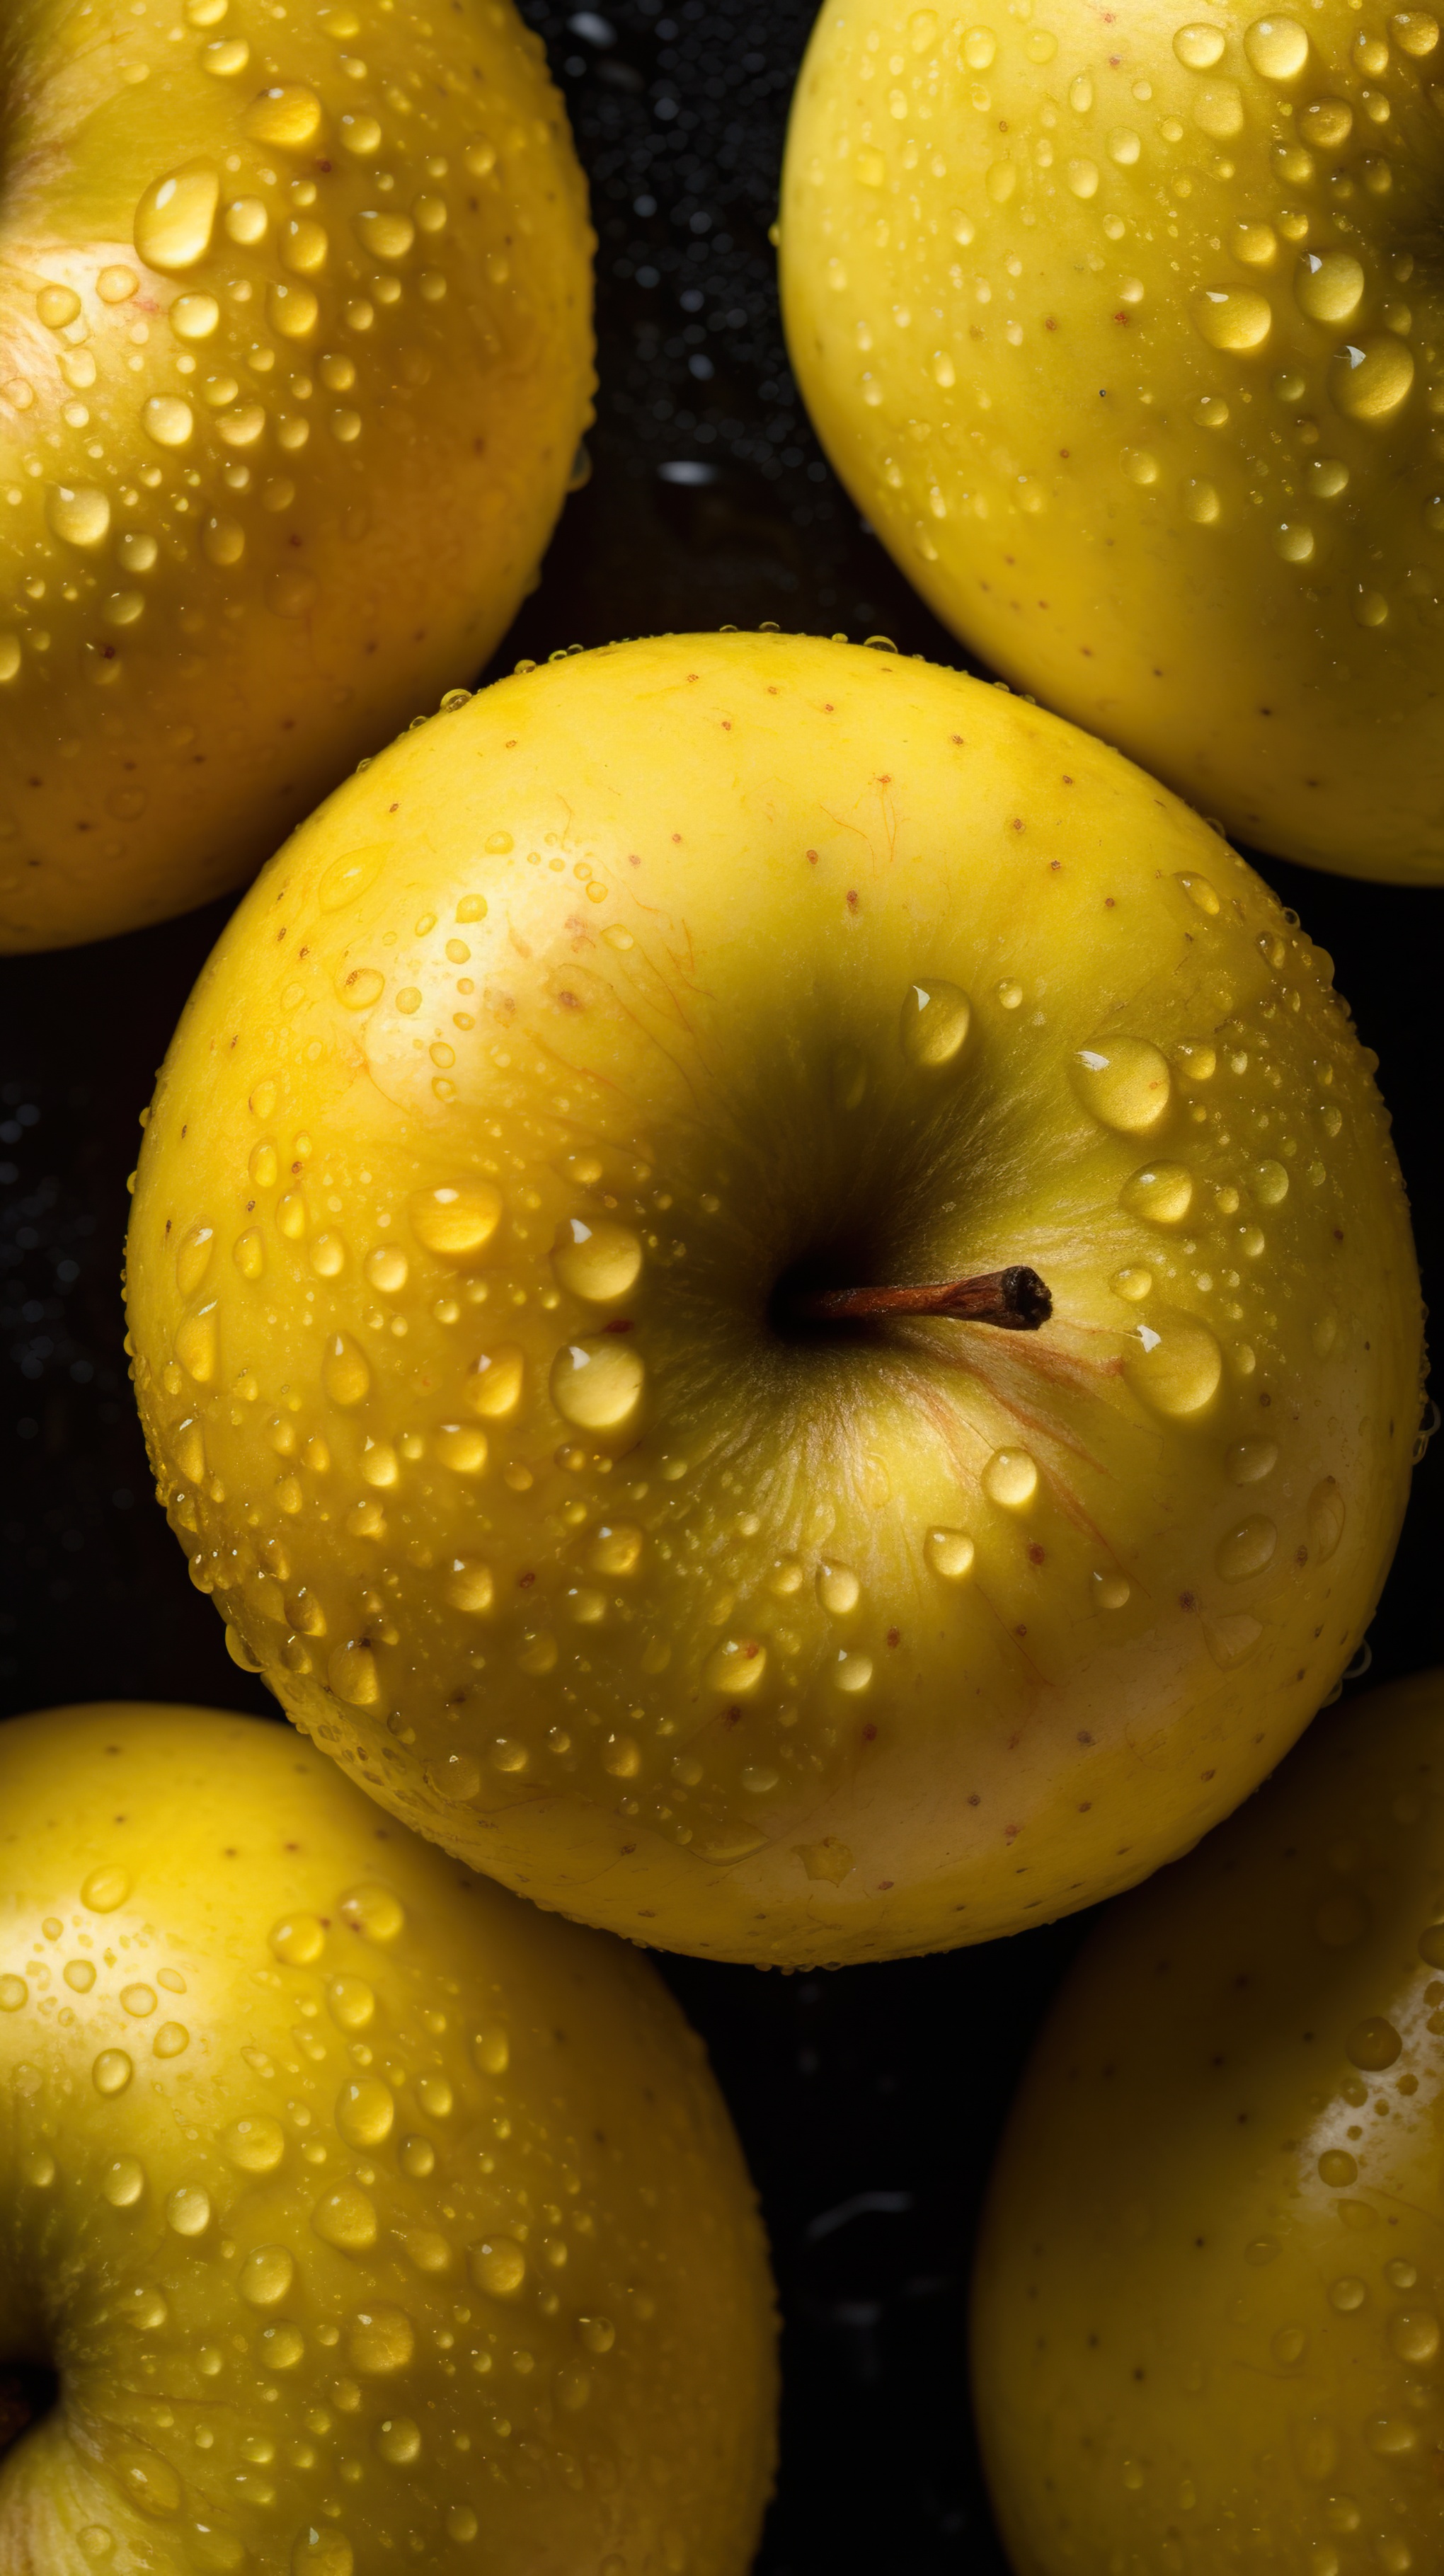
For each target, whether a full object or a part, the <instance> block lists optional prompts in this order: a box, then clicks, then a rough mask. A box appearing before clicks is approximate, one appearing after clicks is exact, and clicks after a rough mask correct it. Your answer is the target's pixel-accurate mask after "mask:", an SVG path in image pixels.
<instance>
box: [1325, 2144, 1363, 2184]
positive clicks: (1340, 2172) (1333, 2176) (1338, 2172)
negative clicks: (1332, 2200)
mask: <svg viewBox="0 0 1444 2576" xmlns="http://www.w3.org/2000/svg"><path fill="white" fill-rule="evenodd" d="M1358 2179H1359V2168H1358V2166H1357V2164H1356V2163H1355V2161H1354V2159H1353V2157H1352V2156H1351V2155H1347V2154H1345V2152H1344V2150H1343V2148H1342V2147H1328V2148H1326V2149H1325V2151H1324V2153H1323V2154H1322V2155H1321V2156H1320V2158H1319V2180H1320V2182H1325V2183H1327V2184H1328V2186H1329V2189H1330V2190H1331V2191H1342V2190H1344V2188H1345V2186H1346V2185H1347V2184H1349V2183H1351V2182H1357V2181H1358Z"/></svg>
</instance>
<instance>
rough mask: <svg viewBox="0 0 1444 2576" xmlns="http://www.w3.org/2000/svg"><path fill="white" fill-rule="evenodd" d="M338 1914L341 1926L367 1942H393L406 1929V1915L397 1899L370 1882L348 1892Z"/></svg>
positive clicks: (388, 1891)
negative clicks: (345, 1925) (347, 1927)
mask: <svg viewBox="0 0 1444 2576" xmlns="http://www.w3.org/2000/svg"><path fill="white" fill-rule="evenodd" d="M337 1911H338V1912H339V1914H340V1917H341V1920H342V1922H343V1923H347V1924H349V1925H350V1927H351V1929H352V1931H353V1932H359V1933H360V1934H361V1936H362V1939H363V1940H366V1941H380V1942H382V1943H385V1942H388V1941H394V1940H395V1939H396V1936H397V1934H398V1933H399V1932H401V1931H404V1929H405V1926H406V1912H405V1908H404V1907H403V1906H402V1904H401V1901H400V1899H399V1897H395V1896H393V1895H392V1893H391V1890H390V1888H389V1887H378V1886H377V1885H376V1884H375V1882H374V1881H373V1880H370V1879H368V1880H366V1881H365V1882H364V1883H363V1884H362V1885H361V1886H360V1887H353V1888H350V1889H348V1891H347V1893H346V1894H345V1895H344V1896H343V1897H342V1899H341V1902H340V1905H339V1907H338V1908H337Z"/></svg>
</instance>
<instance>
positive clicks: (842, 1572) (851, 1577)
mask: <svg viewBox="0 0 1444 2576" xmlns="http://www.w3.org/2000/svg"><path fill="white" fill-rule="evenodd" d="M817 1597H818V1600H819V1601H820V1602H821V1604H822V1606H823V1609H824V1610H825V1611H826V1612H827V1613H828V1615H829V1617H830V1618H833V1619H845V1618H846V1617H847V1616H848V1614H849V1612H850V1611H853V1610H855V1609H856V1608H857V1605H858V1603H859V1601H860V1600H861V1599H862V1585H861V1584H860V1583H859V1581H858V1579H857V1576H856V1575H855V1574H854V1573H853V1570H852V1568H851V1566H850V1565H823V1566H820V1567H819V1568H818V1575H817Z"/></svg>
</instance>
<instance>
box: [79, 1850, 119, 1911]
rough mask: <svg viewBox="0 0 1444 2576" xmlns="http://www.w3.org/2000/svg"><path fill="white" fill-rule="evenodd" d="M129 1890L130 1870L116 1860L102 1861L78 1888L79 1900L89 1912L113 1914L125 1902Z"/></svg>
mask: <svg viewBox="0 0 1444 2576" xmlns="http://www.w3.org/2000/svg"><path fill="white" fill-rule="evenodd" d="M130 1890H131V1878H130V1872H129V1870H127V1869H122V1868H121V1867H120V1865H119V1863H118V1862H114V1861H107V1862H103V1863H102V1865H101V1867H100V1868H99V1869H93V1870H91V1872H90V1874H89V1876H88V1877H87V1878H86V1879H85V1880H84V1882H83V1883H82V1886H81V1890H80V1902H81V1904H82V1905H83V1906H84V1907H85V1908H86V1910H87V1912H89V1913H91V1914H114V1913H115V1912H116V1911H117V1910H118V1908H119V1907H120V1906H122V1905H123V1904H124V1903H125V1900H126V1898H127V1897H128V1896H129V1894H130Z"/></svg>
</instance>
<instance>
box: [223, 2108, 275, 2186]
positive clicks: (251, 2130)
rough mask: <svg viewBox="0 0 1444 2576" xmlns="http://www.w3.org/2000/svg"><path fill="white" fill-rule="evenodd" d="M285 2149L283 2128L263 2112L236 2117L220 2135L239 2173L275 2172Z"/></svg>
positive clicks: (227, 2156) (224, 2151) (231, 2163)
mask: <svg viewBox="0 0 1444 2576" xmlns="http://www.w3.org/2000/svg"><path fill="white" fill-rule="evenodd" d="M285 2152H286V2133H285V2131H284V2129H283V2128H282V2127H281V2124H280V2122H279V2120H272V2119H270V2118H269V2117H268V2116H267V2115H266V2113H264V2112H253V2113H251V2114H250V2116H249V2117H247V2118H245V2119H240V2120H233V2121H232V2123H231V2125H230V2127H229V2128H228V2129H227V2130H225V2131H224V2133H223V2134H222V2137H221V2153H222V2155H223V2156H224V2157H225V2160H226V2162H227V2164H228V2165H233V2166H234V2167H235V2170H236V2172H237V2173H248V2174H261V2173H274V2172H275V2170H276V2167H277V2165H278V2164H279V2163H280V2161H281V2158H282V2157H283V2156H284V2154H285Z"/></svg>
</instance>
